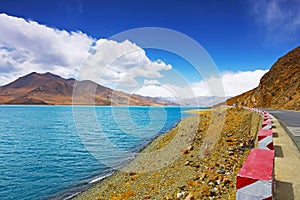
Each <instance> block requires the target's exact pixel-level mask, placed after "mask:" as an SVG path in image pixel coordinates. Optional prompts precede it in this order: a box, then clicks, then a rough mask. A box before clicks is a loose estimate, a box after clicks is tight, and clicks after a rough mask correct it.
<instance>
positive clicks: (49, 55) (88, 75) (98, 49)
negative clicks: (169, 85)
mask: <svg viewBox="0 0 300 200" xmlns="http://www.w3.org/2000/svg"><path fill="white" fill-rule="evenodd" d="M0 27H1V29H0V85H3V84H7V83H9V82H11V81H13V80H15V79H16V78H18V77H20V76H23V75H25V74H28V73H30V72H32V71H36V72H40V73H44V72H48V71H49V72H52V73H55V74H58V75H60V76H63V77H70V76H75V75H77V74H78V71H79V70H80V68H81V66H82V64H83V63H84V65H83V70H82V71H81V72H80V73H79V78H83V79H90V80H94V81H99V82H100V83H102V84H105V85H109V86H112V87H114V86H116V85H117V84H122V85H131V86H134V85H136V84H137V82H136V80H135V79H136V78H137V77H144V78H148V79H152V78H160V77H162V74H161V73H160V71H161V70H170V69H172V66H171V65H168V64H166V63H164V62H162V61H160V60H157V61H151V60H150V59H149V58H148V57H147V55H146V53H145V51H144V50H143V49H142V48H140V47H139V46H137V45H136V44H134V43H132V42H130V41H124V42H116V41H112V40H107V39H99V40H98V41H96V40H95V39H93V38H91V37H89V36H88V35H86V34H84V33H82V32H80V31H78V32H67V31H65V30H57V29H55V28H50V27H47V26H45V25H41V24H38V23H37V22H34V21H26V20H25V19H23V18H19V17H13V16H8V15H6V14H0ZM86 59H87V60H86ZM85 60H86V62H84V61H85ZM99 72H103V73H102V74H101V73H100V74H99ZM100 75H102V76H101V78H100Z"/></svg>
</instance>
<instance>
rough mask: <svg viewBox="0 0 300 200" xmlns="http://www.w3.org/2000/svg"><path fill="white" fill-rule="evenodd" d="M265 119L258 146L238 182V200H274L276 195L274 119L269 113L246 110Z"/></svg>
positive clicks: (250, 155) (253, 109) (250, 156)
mask: <svg viewBox="0 0 300 200" xmlns="http://www.w3.org/2000/svg"><path fill="white" fill-rule="evenodd" d="M245 109H248V110H251V111H253V112H256V113H258V114H260V115H261V116H262V117H263V123H262V125H261V127H262V128H261V129H260V130H259V131H258V134H257V141H258V142H257V146H258V148H254V149H252V150H251V152H250V154H249V156H248V157H247V160H246V161H245V162H244V164H243V166H242V168H241V169H240V171H239V173H238V175H237V180H236V189H237V191H236V199H237V200H252V199H261V200H272V199H273V194H274V156H275V151H274V150H273V149H274V146H273V131H272V119H271V117H270V115H269V113H268V112H266V111H264V110H262V109H257V108H245Z"/></svg>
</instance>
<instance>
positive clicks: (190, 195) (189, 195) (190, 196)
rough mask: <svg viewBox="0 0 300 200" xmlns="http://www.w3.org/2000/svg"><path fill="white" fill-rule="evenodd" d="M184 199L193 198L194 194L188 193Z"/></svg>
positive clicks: (189, 199)
mask: <svg viewBox="0 0 300 200" xmlns="http://www.w3.org/2000/svg"><path fill="white" fill-rule="evenodd" d="M184 200H194V195H193V194H191V193H189V194H188V195H187V196H186V197H185V199H184Z"/></svg>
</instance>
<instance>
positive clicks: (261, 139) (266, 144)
mask: <svg viewBox="0 0 300 200" xmlns="http://www.w3.org/2000/svg"><path fill="white" fill-rule="evenodd" d="M257 137H258V148H259V149H267V150H273V149H274V147H273V131H272V130H263V129H261V130H260V131H259V132H258V135H257Z"/></svg>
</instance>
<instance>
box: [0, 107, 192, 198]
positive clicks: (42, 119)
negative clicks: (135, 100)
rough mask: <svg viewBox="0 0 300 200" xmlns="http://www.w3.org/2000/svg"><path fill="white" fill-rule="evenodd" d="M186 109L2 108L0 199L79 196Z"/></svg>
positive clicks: (0, 113)
mask: <svg viewBox="0 0 300 200" xmlns="http://www.w3.org/2000/svg"><path fill="white" fill-rule="evenodd" d="M190 109H194V108H191V107H110V106H107V107H93V106H76V107H72V106H4V105H3V106H0V199H30V200H35V199H49V198H54V199H63V198H66V197H68V196H70V195H71V194H74V193H76V192H78V191H80V190H83V189H85V188H87V187H89V186H90V185H91V184H92V183H93V182H96V181H98V180H100V179H101V178H103V177H105V176H108V175H110V174H111V173H112V172H113V171H115V170H116V169H118V168H120V167H121V166H123V165H124V164H125V163H127V162H128V161H130V160H131V159H132V158H133V157H134V155H135V154H136V153H137V152H138V151H139V150H140V149H141V148H142V147H143V146H145V145H146V144H147V143H149V141H151V140H152V139H153V138H154V137H156V136H157V135H160V134H162V133H165V132H167V131H168V130H169V129H171V128H172V127H174V126H175V125H176V124H177V123H178V122H179V120H180V119H181V118H183V117H186V116H188V114H186V113H184V112H183V111H185V110H190Z"/></svg>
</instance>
